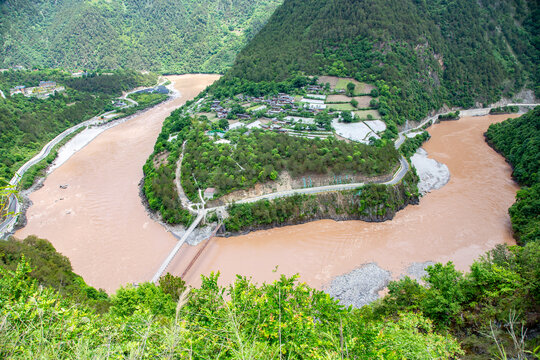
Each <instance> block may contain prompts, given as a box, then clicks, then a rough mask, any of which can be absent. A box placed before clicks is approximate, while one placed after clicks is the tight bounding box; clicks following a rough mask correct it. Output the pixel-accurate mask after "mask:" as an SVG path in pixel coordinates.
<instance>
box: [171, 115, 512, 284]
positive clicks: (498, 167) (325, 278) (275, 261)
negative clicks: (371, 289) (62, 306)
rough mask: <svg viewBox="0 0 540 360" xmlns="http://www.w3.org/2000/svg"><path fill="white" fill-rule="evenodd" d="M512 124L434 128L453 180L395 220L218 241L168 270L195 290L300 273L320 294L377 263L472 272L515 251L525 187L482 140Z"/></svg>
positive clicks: (466, 121) (432, 149) (437, 151)
mask: <svg viewBox="0 0 540 360" xmlns="http://www.w3.org/2000/svg"><path fill="white" fill-rule="evenodd" d="M506 118H508V115H498V116H483V117H468V118H462V119H461V120H459V121H449V122H443V123H441V124H437V125H434V126H433V127H432V128H431V129H430V130H429V132H430V134H431V136H432V137H431V140H429V141H428V142H427V143H426V144H425V146H424V149H425V150H426V151H427V152H428V154H429V156H430V157H432V158H433V159H435V160H437V161H439V162H441V163H444V164H446V165H447V166H448V168H449V169H450V176H451V178H450V181H449V183H448V184H446V185H445V186H444V187H442V188H441V189H439V190H435V191H433V192H431V193H429V194H427V195H425V196H424V197H423V198H422V199H421V201H420V205H418V206H409V207H407V208H406V209H404V210H402V211H400V212H399V213H398V214H397V215H396V217H395V218H394V219H393V220H392V221H387V222H384V223H366V222H362V221H344V222H335V221H331V220H322V221H315V222H311V223H307V224H303V225H297V226H288V227H283V228H277V229H272V230H267V231H257V232H253V233H250V234H247V235H244V236H237V237H232V238H214V239H212V240H210V243H209V244H208V245H207V246H206V248H205V249H204V251H203V252H201V255H200V256H199V258H198V259H197V261H196V262H195V263H193V264H192V266H191V267H190V269H189V271H188V272H187V273H186V272H185V270H186V267H187V266H186V264H187V263H189V261H190V259H191V258H192V257H193V255H194V254H196V249H186V251H185V252H184V253H183V254H182V255H180V256H179V257H178V258H177V259H176V261H175V262H174V263H172V264H171V267H170V269H169V270H170V271H171V272H173V273H176V274H183V273H185V278H186V280H187V281H188V282H190V283H192V284H194V285H198V284H199V283H200V279H199V277H200V274H209V273H210V272H211V271H220V273H221V276H220V278H221V281H222V283H230V282H232V281H234V278H235V275H236V274H242V275H246V276H248V277H249V276H251V277H253V279H254V280H255V281H257V282H259V283H260V282H263V281H267V282H268V281H272V280H274V279H276V278H277V277H278V276H279V274H287V275H292V274H295V273H299V274H300V279H301V280H302V281H305V282H307V283H308V284H310V285H312V286H315V287H318V288H324V287H325V286H327V285H328V284H329V282H330V281H331V280H332V279H333V278H334V277H336V276H339V275H343V274H346V273H348V272H350V271H352V270H354V269H355V268H358V267H360V266H361V265H363V264H367V263H372V262H375V263H377V265H378V266H380V267H382V268H383V269H386V270H389V271H391V272H392V276H393V277H394V278H398V277H399V275H400V274H403V273H405V269H406V268H407V267H408V266H409V265H410V264H411V263H413V262H425V261H435V262H438V261H442V262H447V261H453V262H454V263H455V264H456V267H457V268H458V269H460V270H467V269H468V267H469V265H470V264H471V263H472V262H473V260H474V259H475V258H477V257H478V256H479V255H481V254H483V253H484V252H486V251H487V250H490V249H491V248H493V247H494V246H495V245H497V244H500V243H508V244H514V240H513V239H512V234H511V226H510V219H509V216H508V211H507V210H508V207H509V206H510V205H512V203H513V202H514V197H515V193H516V191H517V189H518V186H517V185H516V184H515V183H514V181H512V180H511V169H510V166H509V165H508V164H507V163H506V162H505V161H504V159H503V158H502V156H500V155H499V154H497V153H496V152H495V151H493V150H492V149H491V148H490V147H489V146H488V145H487V144H486V143H485V141H484V137H483V133H484V132H485V131H486V129H487V128H488V126H489V125H490V124H492V123H495V122H500V121H503V120H505V119H506ZM201 246H203V245H199V248H200V247H201ZM276 268H277V271H276Z"/></svg>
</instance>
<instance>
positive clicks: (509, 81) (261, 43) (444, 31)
mask: <svg viewBox="0 0 540 360" xmlns="http://www.w3.org/2000/svg"><path fill="white" fill-rule="evenodd" d="M539 23H540V11H539V7H538V2H536V1H527V0H503V1H497V2H493V1H486V0H480V1H469V0H450V1H447V0H444V1H443V0H433V1H423V0H403V1H391V0H366V1H356V0H307V1H306V0H286V1H285V2H284V3H283V5H282V6H281V7H279V8H278V9H277V10H276V12H275V13H274V14H273V16H272V17H271V18H270V20H269V21H268V23H267V25H266V26H265V27H264V28H263V29H262V30H261V31H260V32H259V33H258V34H257V35H256V36H255V38H254V39H253V41H251V42H250V43H249V44H248V45H247V46H246V48H245V49H243V50H242V51H241V52H240V53H239V55H238V56H237V58H236V61H235V64H234V66H233V67H232V69H231V70H230V71H229V72H228V73H227V76H226V77H224V78H222V79H221V82H220V84H221V87H227V86H229V85H230V84H234V83H235V82H238V81H239V79H247V80H250V81H254V82H261V81H265V82H269V81H282V80H285V79H289V78H291V77H292V76H293V75H294V74H296V73H299V72H301V73H305V74H307V75H336V76H350V77H354V78H356V79H357V80H359V81H366V82H371V83H377V82H378V84H377V85H378V88H379V89H380V90H381V91H382V93H381V95H383V98H382V101H381V114H382V115H383V117H384V118H385V120H387V122H389V121H393V122H395V123H397V124H398V125H399V124H402V123H404V121H405V119H420V118H422V117H424V116H425V115H426V114H427V112H428V111H429V110H432V109H438V108H440V107H441V106H442V105H443V104H447V105H450V106H463V107H471V106H473V105H475V103H477V102H479V103H491V102H494V101H496V100H498V99H499V98H500V97H501V96H511V95H513V94H515V93H516V91H518V90H520V89H522V88H523V87H524V86H525V87H528V88H532V89H536V93H537V94H538V93H539V90H540V88H539V87H538V86H539V81H538V80H539V76H540V73H539V69H538V60H539V38H538V36H537V35H538V31H539V28H538V26H539V25H538V24H539ZM243 81H246V80H243ZM385 85H386V86H385ZM218 86H219V85H218Z"/></svg>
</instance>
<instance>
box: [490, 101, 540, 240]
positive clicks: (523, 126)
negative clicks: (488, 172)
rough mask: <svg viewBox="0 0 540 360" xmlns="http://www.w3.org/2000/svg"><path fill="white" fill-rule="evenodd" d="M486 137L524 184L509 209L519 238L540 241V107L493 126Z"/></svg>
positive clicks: (520, 182) (515, 232)
mask: <svg viewBox="0 0 540 360" xmlns="http://www.w3.org/2000/svg"><path fill="white" fill-rule="evenodd" d="M486 139H487V141H488V143H489V144H490V145H491V146H492V147H493V148H494V149H495V150H497V151H499V152H500V153H501V154H502V155H503V156H504V157H505V158H506V160H507V161H508V162H509V163H510V164H511V165H512V167H513V169H514V171H513V173H512V176H513V177H514V179H516V181H517V182H518V183H519V184H520V185H521V186H523V188H522V189H521V190H519V191H518V193H517V196H516V202H515V203H514V205H512V207H511V208H510V209H509V212H510V218H511V220H512V227H513V229H514V236H515V237H516V240H518V241H519V242H521V243H522V244H525V243H527V242H533V241H536V242H538V241H540V107H539V106H537V107H536V108H535V109H534V110H533V111H530V112H528V113H527V114H525V115H523V116H521V117H519V118H516V119H508V120H506V121H503V122H502V123H498V124H493V125H491V126H490V127H489V129H488V131H487V132H486Z"/></svg>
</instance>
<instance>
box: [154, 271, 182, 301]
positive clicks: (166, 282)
mask: <svg viewBox="0 0 540 360" xmlns="http://www.w3.org/2000/svg"><path fill="white" fill-rule="evenodd" d="M159 287H160V288H161V290H162V291H163V292H164V293H165V294H169V295H171V298H172V299H173V300H174V301H178V298H179V297H180V294H182V292H183V291H184V290H185V289H186V282H185V281H184V280H182V278H180V277H179V276H173V275H171V274H170V273H167V275H165V276H162V277H161V278H159Z"/></svg>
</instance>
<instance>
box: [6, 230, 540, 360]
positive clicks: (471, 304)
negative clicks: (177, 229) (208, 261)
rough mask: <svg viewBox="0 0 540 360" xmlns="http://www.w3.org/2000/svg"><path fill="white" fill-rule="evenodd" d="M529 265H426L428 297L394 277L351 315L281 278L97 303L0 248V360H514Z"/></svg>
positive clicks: (535, 269)
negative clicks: (465, 268)
mask: <svg viewBox="0 0 540 360" xmlns="http://www.w3.org/2000/svg"><path fill="white" fill-rule="evenodd" d="M539 256H540V244H539V243H537V242H534V243H529V244H527V246H525V247H523V248H520V247H511V248H507V247H506V246H502V245H501V246H500V247H498V248H497V249H495V250H493V251H491V252H490V253H488V254H486V255H485V256H484V257H482V258H481V259H479V260H477V261H476V262H475V263H474V264H473V265H472V266H471V272H470V273H468V274H463V273H461V272H459V271H456V270H455V269H454V266H453V265H452V263H448V264H446V265H443V264H436V265H434V266H431V267H429V268H428V270H427V271H428V275H427V276H426V278H425V281H426V283H427V285H428V286H426V287H424V286H421V285H419V284H418V283H417V282H416V281H414V280H411V279H409V278H404V279H402V280H399V281H397V282H392V283H390V284H389V293H388V295H387V296H385V297H384V298H382V299H381V300H378V301H376V302H375V303H373V304H371V305H368V306H365V307H363V308H361V309H354V308H345V307H343V306H340V305H339V303H338V302H337V301H336V300H335V299H332V298H330V296H328V295H327V294H325V293H323V292H321V291H318V290H315V289H312V288H310V287H309V286H308V285H306V284H302V283H299V282H298V281H297V279H296V277H291V278H287V277H284V276H282V277H281V278H280V280H278V281H276V282H274V283H272V284H263V285H255V284H253V283H251V282H250V280H248V279H247V278H245V277H240V276H239V277H238V278H237V280H236V281H235V283H234V284H232V285H230V286H226V287H223V286H220V285H219V284H218V277H219V274H217V275H214V274H212V275H210V276H208V277H204V276H203V279H202V284H201V286H200V287H199V288H195V289H191V290H187V288H186V286H185V283H184V282H183V281H182V280H181V279H180V278H177V277H174V276H171V275H170V274H167V275H166V276H164V277H162V278H161V279H160V281H159V284H158V285H154V284H151V283H143V284H139V285H138V286H137V287H133V286H131V285H130V286H126V287H123V288H120V289H118V290H117V292H116V293H115V294H114V295H112V296H108V295H107V294H105V293H104V292H102V291H96V290H95V289H93V288H91V287H89V286H87V285H86V284H84V281H83V280H82V279H81V278H80V277H78V276H77V275H75V274H73V273H72V270H71V266H70V264H69V261H68V260H67V259H66V258H65V257H63V256H61V255H59V254H57V253H56V252H55V251H54V248H53V247H52V246H51V245H50V244H49V243H48V242H47V241H45V240H41V239H36V238H28V239H26V240H25V241H24V242H23V243H21V242H19V241H17V240H10V241H9V242H3V243H0V357H2V358H10V359H23V358H29V357H32V356H33V355H35V354H40V355H41V357H43V358H57V359H68V358H72V357H73V356H74V355H75V356H77V357H78V358H93V359H101V358H103V359H105V358H140V359H157V358H169V359H179V358H194V359H206V358H212V359H238V358H242V359H245V358H251V359H262V358H264V359H279V358H284V357H285V358H289V359H395V360H397V359H426V360H427V359H441V360H443V359H456V358H461V359H486V360H487V359H492V358H502V356H501V353H500V352H499V350H498V347H499V348H500V349H504V350H502V351H504V354H506V356H507V357H508V358H511V357H513V358H518V357H517V356H518V355H521V356H525V354H526V353H527V352H530V353H532V352H534V351H535V350H534V349H535V347H536V346H537V345H538V341H537V340H535V339H534V338H531V339H530V340H527V341H524V342H523V343H521V342H520V339H521V335H522V333H523V332H524V331H525V330H531V331H534V329H535V328H536V327H537V326H538V308H537V304H538V300H539V297H540V287H539V284H540V268H539V264H538V261H537V259H538V257H539ZM12 269H15V270H12ZM522 326H523V328H522ZM510 334H512V335H514V336H516V339H517V343H516V344H514V343H513V341H512V337H511V335H510ZM456 339H458V340H459V343H458V342H457V341H456ZM495 341H496V342H497V343H498V347H497V344H496V342H495ZM522 358H523V357H522Z"/></svg>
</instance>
